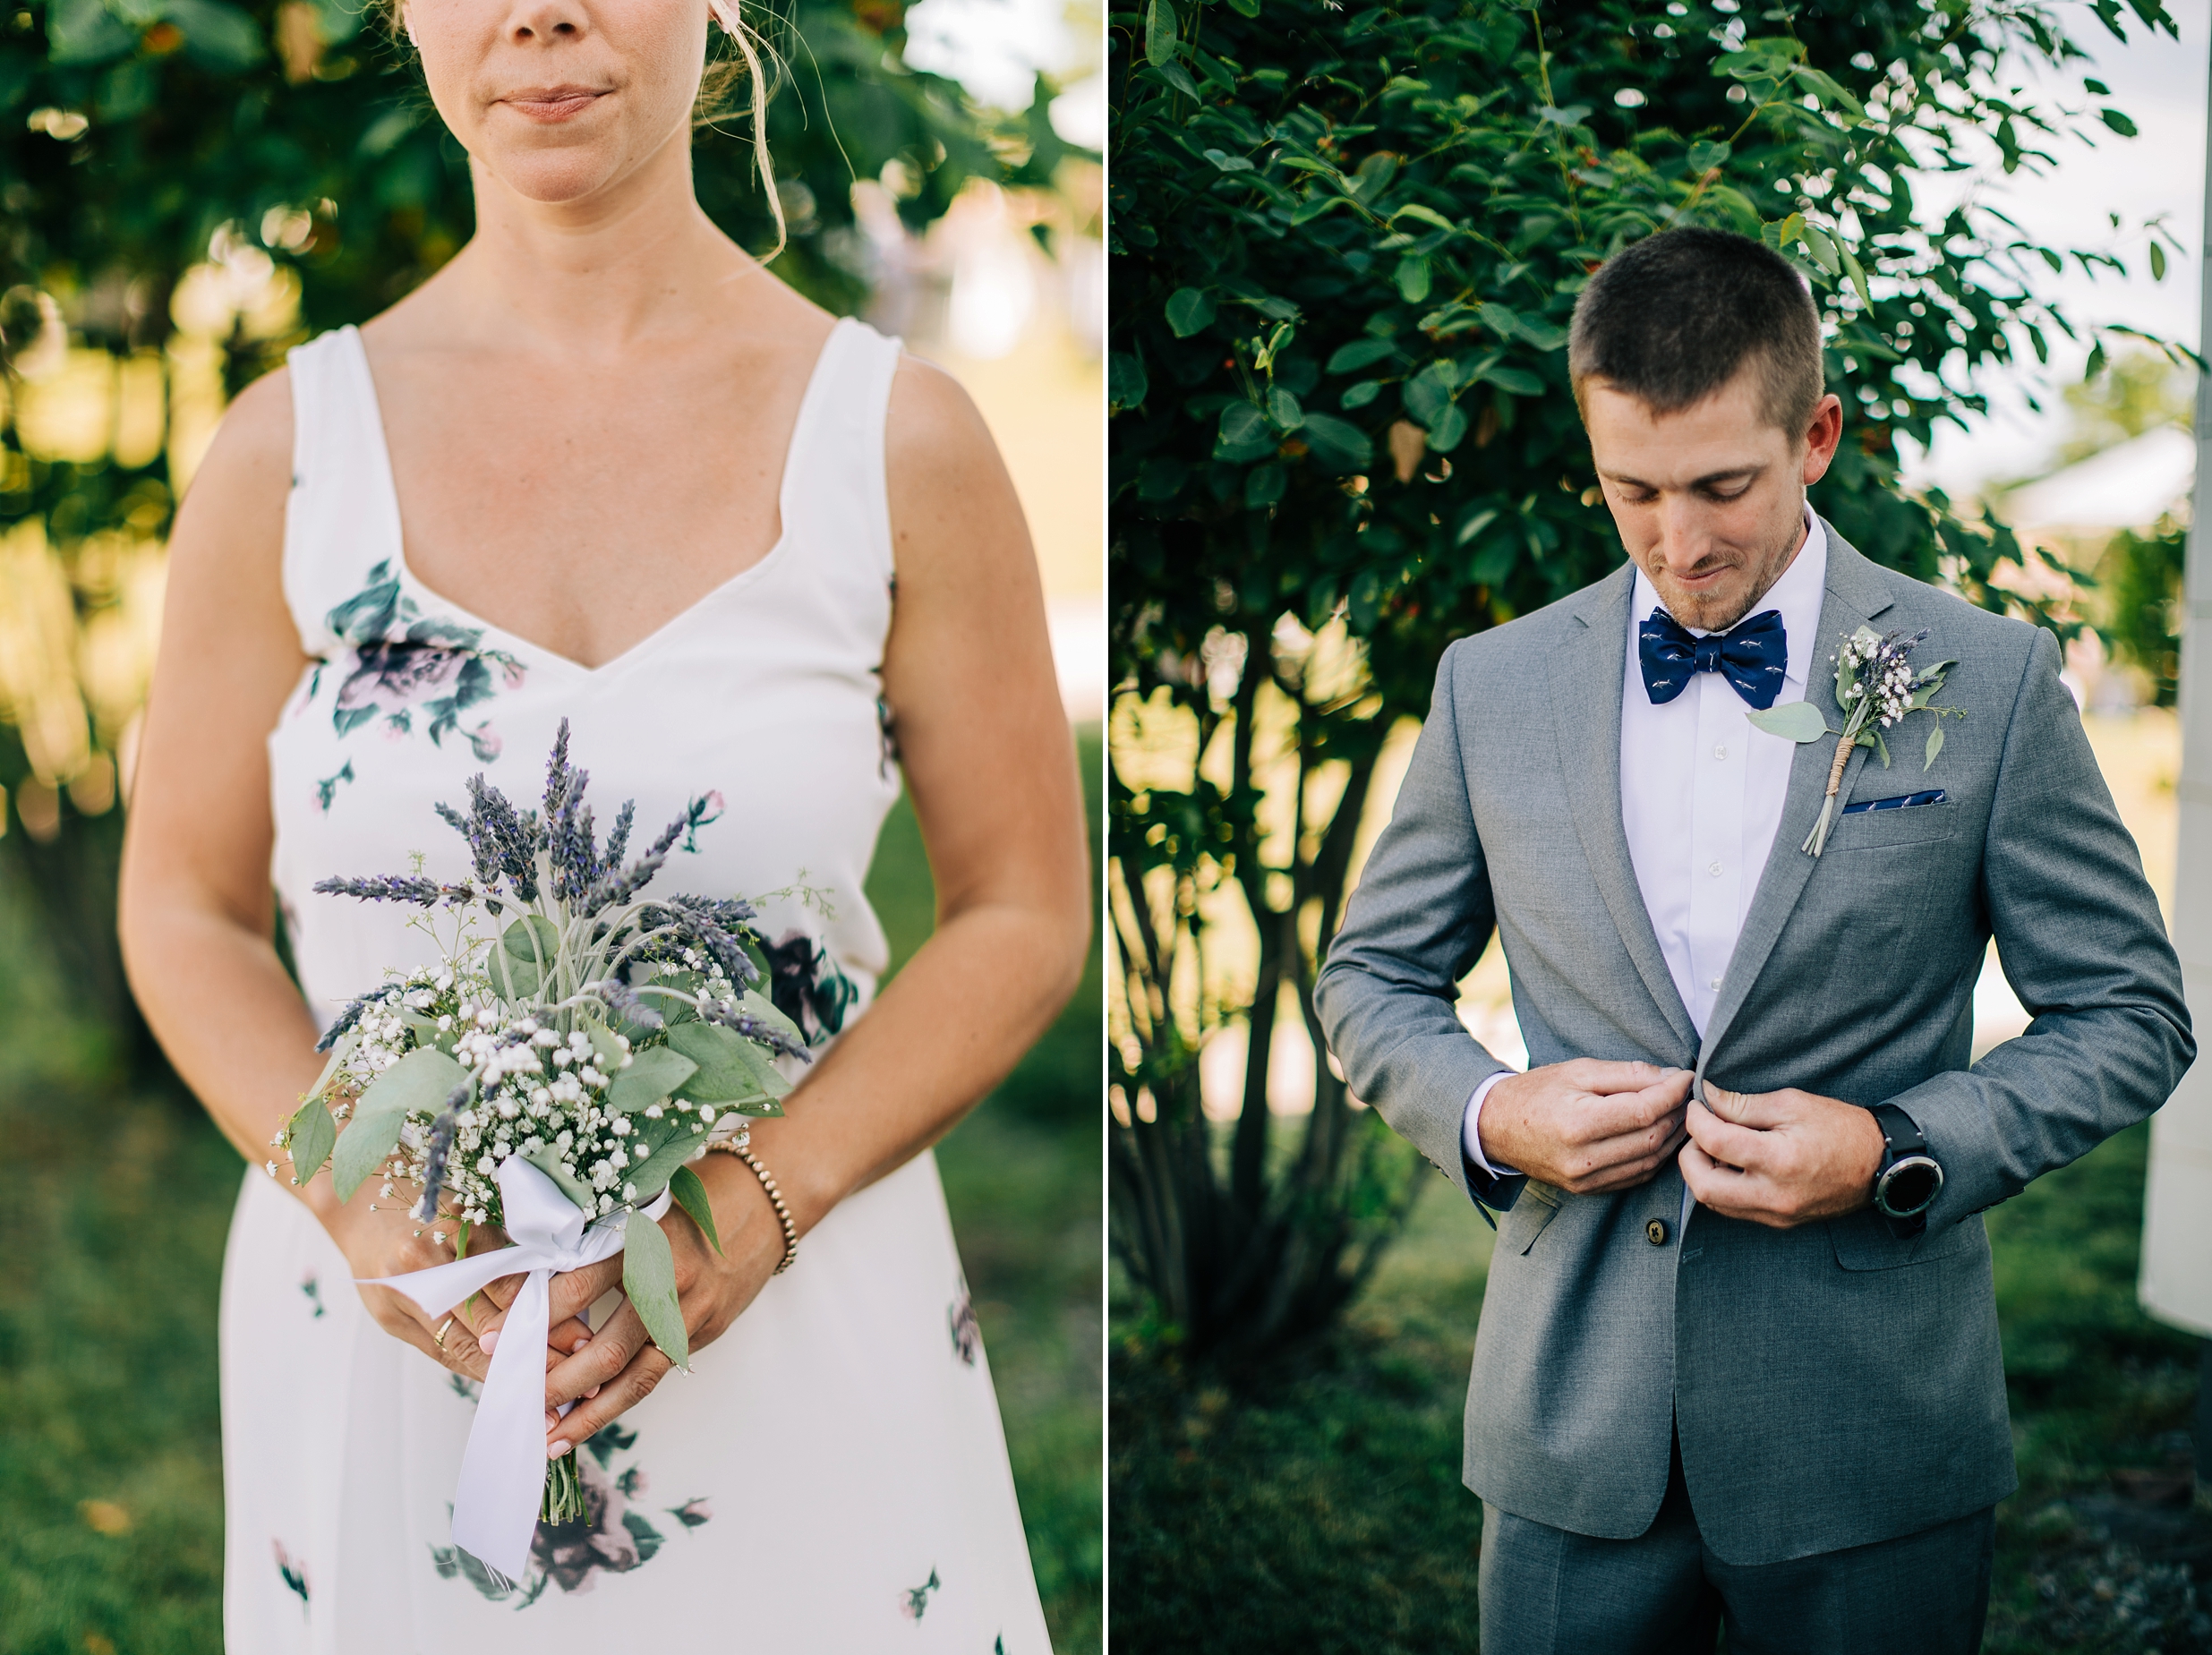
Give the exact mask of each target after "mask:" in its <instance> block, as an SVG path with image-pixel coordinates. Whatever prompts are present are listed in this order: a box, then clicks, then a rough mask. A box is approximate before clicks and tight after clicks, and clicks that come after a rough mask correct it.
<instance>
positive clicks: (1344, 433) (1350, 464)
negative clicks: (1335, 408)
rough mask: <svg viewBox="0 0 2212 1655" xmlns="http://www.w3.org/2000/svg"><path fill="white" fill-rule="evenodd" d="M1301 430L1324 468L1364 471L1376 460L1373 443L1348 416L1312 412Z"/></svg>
mask: <svg viewBox="0 0 2212 1655" xmlns="http://www.w3.org/2000/svg"><path fill="white" fill-rule="evenodd" d="M1298 434H1299V435H1300V436H1301V437H1302V438H1304V439H1305V441H1306V448H1307V449H1308V451H1309V452H1310V453H1311V455H1312V456H1313V459H1314V462H1315V464H1317V465H1320V467H1321V469H1322V470H1324V471H1328V472H1334V473H1337V474H1339V475H1341V474H1344V473H1350V472H1356V471H1364V470H1366V469H1367V467H1368V466H1369V465H1372V464H1373V463H1374V458H1375V445H1374V443H1373V442H1372V441H1371V439H1369V437H1368V435H1367V433H1366V432H1365V431H1362V430H1361V429H1360V428H1359V427H1358V426H1356V425H1354V424H1353V423H1352V422H1350V421H1349V420H1340V419H1337V417H1336V416H1335V415H1333V414H1307V415H1306V422H1305V424H1304V425H1303V426H1302V427H1301V428H1300V430H1299V433H1298Z"/></svg>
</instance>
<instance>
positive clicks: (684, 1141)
mask: <svg viewBox="0 0 2212 1655" xmlns="http://www.w3.org/2000/svg"><path fill="white" fill-rule="evenodd" d="M693 1120H694V1121H695V1122H697V1117H696V1116H694V1117H693ZM652 1124H653V1125H654V1126H665V1125H667V1124H668V1122H660V1121H656V1122H652ZM675 1124H676V1125H677V1126H678V1127H679V1128H683V1130H681V1132H680V1133H679V1135H677V1136H675V1137H671V1138H670V1139H667V1140H666V1141H665V1142H663V1143H661V1144H659V1145H657V1146H653V1152H652V1154H650V1155H648V1156H645V1157H644V1158H643V1159H642V1160H636V1161H632V1162H631V1163H630V1164H629V1167H628V1170H627V1171H626V1172H624V1173H623V1174H622V1183H621V1184H620V1185H619V1186H617V1187H618V1188H630V1189H635V1190H636V1191H637V1200H638V1202H639V1204H641V1205H642V1204H644V1203H645V1202H647V1201H650V1200H652V1199H653V1197H654V1196H656V1195H658V1194H660V1193H661V1191H662V1190H663V1189H664V1188H665V1187H666V1186H667V1185H668V1182H669V1181H670V1179H672V1178H674V1177H675V1175H676V1169H677V1168H679V1167H680V1166H683V1165H685V1164H688V1162H689V1161H690V1160H691V1158H692V1157H693V1156H696V1155H697V1154H698V1153H699V1146H700V1145H701V1144H704V1143H705V1141H706V1127H705V1124H704V1123H703V1122H700V1123H697V1124H696V1125H695V1126H694V1127H684V1126H683V1122H680V1121H679V1122H675ZM632 1153H633V1154H635V1153H636V1152H635V1151H633V1152H632Z"/></svg>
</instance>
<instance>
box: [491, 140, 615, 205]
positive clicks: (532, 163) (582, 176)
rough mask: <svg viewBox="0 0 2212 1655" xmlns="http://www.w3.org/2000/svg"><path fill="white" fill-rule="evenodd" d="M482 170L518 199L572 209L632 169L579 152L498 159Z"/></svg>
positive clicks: (601, 155) (612, 159)
mask: <svg viewBox="0 0 2212 1655" xmlns="http://www.w3.org/2000/svg"><path fill="white" fill-rule="evenodd" d="M484 170H486V171H488V172H489V173H491V175H492V177H494V178H496V179H497V180H498V181H499V182H500V183H502V184H504V185H505V186H506V187H507V189H508V191H509V192H512V193H513V194H514V195H516V196H517V198H519V199H520V200H525V201H533V202H535V203H536V204H537V205H539V206H541V207H573V206H576V205H578V204H580V203H583V202H587V201H590V200H594V199H595V198H598V197H601V196H603V195H604V194H605V193H606V192H607V191H608V190H609V189H610V188H611V187H612V186H614V185H615V184H617V183H619V182H620V181H621V180H622V179H623V178H625V177H628V176H629V175H631V174H632V173H633V172H634V171H635V170H636V169H635V168H634V167H629V166H623V165H622V164H621V161H620V159H619V158H617V157H615V156H612V155H609V154H606V153H604V152H602V151H598V150H594V149H583V150H568V151H565V152H564V151H561V150H553V151H551V152H549V153H545V154H541V155H534V156H508V157H502V158H500V162H499V164H497V165H494V166H487V167H486V168H485V169H484Z"/></svg>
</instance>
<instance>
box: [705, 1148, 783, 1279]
mask: <svg viewBox="0 0 2212 1655" xmlns="http://www.w3.org/2000/svg"><path fill="white" fill-rule="evenodd" d="M707 1147H708V1148H709V1149H720V1150H722V1152H723V1153H724V1154H726V1155H734V1156H737V1157H738V1159H739V1160H740V1161H742V1162H744V1163H745V1164H746V1165H747V1166H749V1167H751V1168H752V1169H753V1176H754V1177H756V1178H757V1179H759V1180H760V1187H761V1188H762V1189H763V1190H766V1191H767V1193H768V1204H769V1205H770V1206H771V1207H774V1208H775V1209H776V1222H777V1223H778V1224H781V1225H782V1226H783V1261H782V1262H781V1264H779V1265H777V1266H776V1267H775V1268H774V1269H773V1270H772V1271H770V1272H769V1274H770V1275H782V1274H783V1273H784V1272H785V1271H786V1270H788V1269H790V1267H791V1261H792V1260H793V1259H795V1258H798V1257H799V1225H798V1224H795V1223H793V1222H792V1219H791V1209H790V1207H786V1206H785V1205H784V1204H783V1191H782V1190H779V1189H777V1188H776V1180H775V1174H774V1173H771V1172H770V1171H769V1170H768V1169H767V1168H766V1167H765V1166H764V1165H762V1164H761V1160H760V1157H759V1156H756V1155H755V1154H754V1153H753V1151H752V1150H751V1148H749V1147H747V1143H746V1140H745V1139H743V1138H734V1139H730V1140H729V1141H728V1142H727V1143H719V1144H709V1145H707Z"/></svg>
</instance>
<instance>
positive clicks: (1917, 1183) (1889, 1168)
mask: <svg viewBox="0 0 2212 1655" xmlns="http://www.w3.org/2000/svg"><path fill="white" fill-rule="evenodd" d="M1870 1113H1872V1114H1873V1115H1874V1118H1875V1125H1876V1126H1878V1127H1880V1128H1881V1129H1882V1144H1883V1149H1882V1165H1881V1169H1880V1170H1879V1171H1877V1172H1876V1173H1875V1179H1874V1206H1875V1211H1876V1212H1877V1213H1880V1214H1881V1215H1882V1216H1883V1217H1884V1218H1886V1219H1888V1220H1889V1221H1890V1230H1891V1233H1892V1234H1894V1235H1895V1236H1896V1237H1897V1238H1898V1240H1900V1241H1905V1240H1907V1239H1909V1238H1910V1237H1912V1236H1916V1235H1917V1234H1919V1233H1921V1232H1922V1231H1923V1230H1925V1229H1926V1228H1927V1227H1928V1219H1927V1211H1928V1208H1929V1207H1932V1206H1933V1205H1934V1202H1935V1198H1936V1196H1937V1195H1939V1194H1941V1193H1942V1191H1943V1166H1942V1164H1940V1163H1939V1162H1938V1161H1937V1160H1936V1159H1935V1157H1934V1156H1932V1155H1930V1154H1929V1153H1928V1140H1927V1139H1926V1138H1924V1137H1922V1136H1921V1135H1920V1129H1919V1127H1918V1126H1917V1124H1915V1122H1914V1121H1913V1118H1912V1117H1911V1116H1910V1115H1909V1114H1907V1113H1905V1112H1904V1111H1903V1110H1902V1109H1900V1108H1899V1107H1898V1106H1897V1105H1895V1104H1876V1105H1875V1106H1874V1108H1873V1110H1872V1111H1871V1112H1870Z"/></svg>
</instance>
